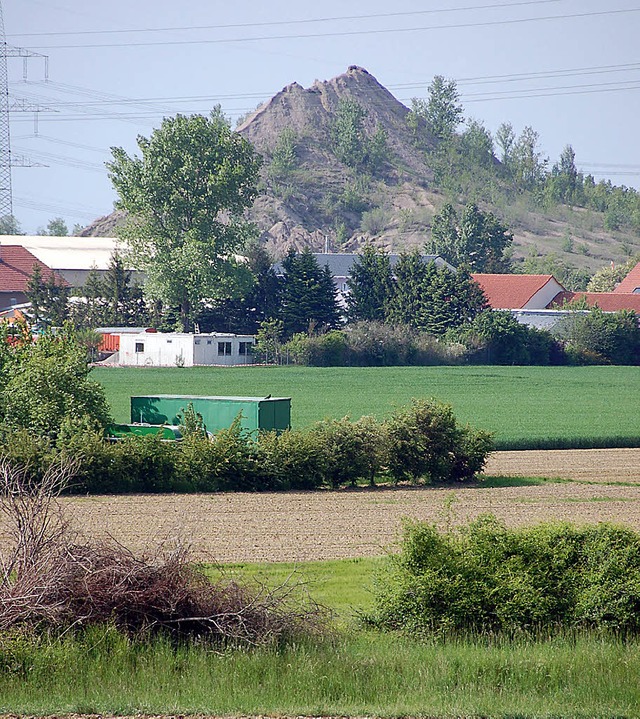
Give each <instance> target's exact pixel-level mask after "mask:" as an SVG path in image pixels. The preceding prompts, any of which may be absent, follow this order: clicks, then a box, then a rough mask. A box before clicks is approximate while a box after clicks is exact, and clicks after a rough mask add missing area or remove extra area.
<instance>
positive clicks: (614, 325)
mask: <svg viewBox="0 0 640 719" xmlns="http://www.w3.org/2000/svg"><path fill="white" fill-rule="evenodd" d="M555 333H556V335H557V336H558V337H559V338H560V339H561V340H563V341H564V343H565V347H566V352H567V355H568V360H569V361H570V362H572V363H573V364H628V365H636V364H640V327H639V326H638V316H637V315H636V313H635V312H633V311H632V310H621V311H619V312H603V311H602V310H601V309H600V308H599V307H594V308H592V309H590V310H589V311H588V312H575V313H573V314H572V315H571V316H570V317H567V318H566V319H564V320H563V321H562V322H561V323H560V324H559V325H558V327H557V328H556V330H555Z"/></svg>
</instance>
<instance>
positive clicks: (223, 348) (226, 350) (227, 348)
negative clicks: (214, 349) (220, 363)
mask: <svg viewBox="0 0 640 719" xmlns="http://www.w3.org/2000/svg"><path fill="white" fill-rule="evenodd" d="M230 354H231V342H218V355H220V356H223V355H230Z"/></svg>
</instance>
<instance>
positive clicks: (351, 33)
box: [37, 8, 640, 50]
mask: <svg viewBox="0 0 640 719" xmlns="http://www.w3.org/2000/svg"><path fill="white" fill-rule="evenodd" d="M635 12H640V8H625V9H618V10H600V11H596V12H585V13H565V14H563V15H546V16H539V17H529V18H515V19H512V20H485V21H482V22H466V23H452V24H449V25H427V26H423V27H405V28H379V29H371V30H342V31H335V32H319V33H306V34H298V35H260V36H256V37H235V38H215V39H206V40H159V41H152V42H132V41H128V42H115V43H99V44H96V43H87V44H75V45H39V46H37V47H38V49H40V50H79V49H99V48H114V47H158V46H165V47H166V46H176V45H217V44H228V43H243V42H258V41H264V40H309V39H314V38H322V37H353V36H356V35H383V34H391V33H408V32H424V31H431V30H457V29H464V28H473V27H491V26H501V25H514V24H521V23H529V22H544V21H551V20H572V19H577V18H587V17H603V16H607V15H621V14H628V13H635Z"/></svg>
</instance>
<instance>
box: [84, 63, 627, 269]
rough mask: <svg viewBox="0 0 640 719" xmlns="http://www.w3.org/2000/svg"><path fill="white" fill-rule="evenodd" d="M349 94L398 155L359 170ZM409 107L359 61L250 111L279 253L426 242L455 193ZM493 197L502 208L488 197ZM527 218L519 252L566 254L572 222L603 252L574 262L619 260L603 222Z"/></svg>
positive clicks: (111, 229)
mask: <svg viewBox="0 0 640 719" xmlns="http://www.w3.org/2000/svg"><path fill="white" fill-rule="evenodd" d="M341 100H353V101H355V102H357V103H358V104H359V105H360V106H361V107H362V108H363V109H364V111H365V114H366V117H365V119H364V130H365V133H366V134H367V136H368V137H371V136H372V135H373V134H374V133H375V132H376V130H377V129H378V128H382V129H383V130H384V132H385V135H386V145H387V148H388V151H389V160H388V161H387V162H384V163H383V164H382V166H381V167H378V168H376V170H375V171H374V172H370V171H369V170H367V171H366V172H356V171H354V170H353V169H352V168H349V167H347V166H345V165H344V164H342V163H341V162H340V161H339V160H338V159H337V158H336V156H335V155H334V153H333V152H332V150H331V145H330V135H331V126H332V122H333V121H334V119H335V113H336V111H337V109H338V106H339V103H340V101H341ZM408 113H409V110H408V108H407V107H405V106H404V105H403V104H402V103H401V102H399V101H398V100H397V99H396V98H395V97H394V96H393V95H392V94H391V93H390V92H389V91H388V90H387V89H386V88H385V87H383V86H382V85H381V84H380V83H379V82H378V81H377V80H376V78H375V77H374V76H373V75H371V74H370V73H369V72H367V70H365V69H363V68H361V67H358V66H355V65H352V66H351V67H349V68H348V70H347V71H346V72H345V73H343V74H341V75H338V76H337V77H334V78H332V79H331V80H324V81H320V80H316V81H315V82H314V83H313V84H312V85H311V87H308V88H304V87H302V86H301V85H300V84H298V83H297V82H293V83H291V84H290V85H287V86H286V87H284V88H283V89H282V90H281V91H280V92H278V93H277V94H276V95H274V96H273V97H272V98H270V99H269V100H267V101H266V102H264V103H263V104H262V105H260V107H258V108H257V109H256V110H255V111H254V112H253V113H251V114H250V115H249V116H247V117H246V118H245V119H244V121H243V122H242V123H241V124H240V125H239V126H238V127H237V131H238V132H239V133H240V134H242V135H243V136H244V137H245V138H247V139H248V140H249V141H250V142H252V143H253V144H254V145H255V147H256V149H257V150H258V152H260V153H261V154H262V155H263V157H264V159H265V162H264V167H263V170H262V188H261V193H260V195H259V197H258V198H257V200H256V202H255V203H254V206H253V208H252V209H251V211H250V212H249V213H248V219H250V220H251V221H252V222H254V223H255V224H256V226H257V227H258V230H259V233H260V237H261V238H262V240H263V241H264V242H265V243H266V246H267V247H268V249H269V250H270V251H271V252H272V254H274V255H275V258H276V259H281V258H282V257H283V256H284V255H285V254H286V252H287V250H288V249H289V248H290V247H295V248H296V249H298V250H299V249H302V248H304V247H306V246H309V247H311V248H312V249H313V250H314V251H323V250H325V249H329V251H332V252H340V251H346V252H355V251H357V250H358V249H359V248H360V247H361V246H362V245H363V244H364V243H365V242H371V243H372V244H374V245H376V246H378V247H381V248H385V249H388V250H391V251H393V252H399V251H402V250H406V249H411V248H414V247H418V248H423V247H424V244H425V242H427V241H428V240H429V238H430V227H431V220H432V218H433V215H434V214H435V213H436V212H437V211H438V210H439V209H440V207H441V206H442V204H443V203H444V202H445V197H444V196H443V195H442V194H441V193H437V192H436V191H434V187H433V170H432V168H431V166H430V165H429V160H428V156H427V153H425V151H424V150H425V148H426V147H428V146H430V145H431V144H432V143H431V141H430V139H429V138H428V136H427V134H426V131H425V130H424V128H422V129H421V130H420V138H421V143H422V146H421V147H420V148H418V147H416V142H415V137H414V134H413V131H412V130H411V128H410V127H409V124H408V123H407V114H408ZM285 130H291V131H292V132H293V136H294V145H295V159H294V162H293V163H292V167H290V168H289V169H288V171H287V172H286V173H284V176H283V175H282V174H280V175H279V174H278V173H277V172H274V171H273V168H272V164H271V163H272V158H273V153H274V149H275V148H276V147H278V143H279V141H280V140H281V138H282V137H283V132H284V131H285ZM460 201H461V202H463V199H462V198H461V200H460ZM484 204H485V205H486V209H489V210H491V209H492V208H491V205H490V203H489V200H488V198H487V202H486V203H484ZM502 210H504V208H502ZM494 211H495V210H494ZM497 214H498V215H499V216H500V217H503V215H504V212H503V211H501V210H500V209H498V210H497ZM518 218H519V221H518V222H509V219H508V218H506V222H507V224H510V225H511V227H512V230H513V232H514V240H515V241H514V247H513V249H514V259H515V260H517V259H523V258H524V257H526V256H528V255H529V254H531V253H534V254H538V255H544V254H548V253H550V252H554V253H556V254H558V256H559V257H560V258H561V259H562V258H563V252H562V251H561V249H562V248H561V242H562V238H563V236H564V235H565V234H566V233H567V232H571V234H572V236H573V237H574V239H575V240H581V241H583V242H586V243H587V245H588V246H589V247H591V246H593V247H596V246H597V253H595V252H594V253H592V255H589V256H587V255H586V254H584V255H577V254H575V253H574V254H572V255H571V256H570V257H567V258H566V260H567V262H568V263H569V264H576V266H578V267H592V268H595V267H597V266H599V265H601V264H602V263H603V262H608V261H611V260H615V261H616V262H617V261H618V257H617V255H616V252H618V250H617V248H615V247H614V246H613V245H612V244H611V238H610V237H608V236H606V235H605V234H603V233H602V232H599V231H598V230H588V229H578V228H577V226H575V225H574V224H572V225H571V226H569V225H568V224H567V222H566V221H564V220H557V219H553V218H550V217H546V216H543V215H538V214H535V213H532V212H528V213H526V214H525V215H523V214H520V215H518ZM122 221H123V214H122V213H120V212H113V213H111V214H110V215H107V216H105V217H101V218H99V219H97V220H95V221H94V222H93V223H91V224H90V225H89V226H88V227H86V228H85V229H84V230H83V231H82V233H81V235H83V236H112V235H114V234H115V232H116V228H117V225H118V224H119V223H121V222H122ZM635 242H636V240H635V239H633V243H634V244H635Z"/></svg>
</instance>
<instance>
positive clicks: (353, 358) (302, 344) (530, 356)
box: [281, 307, 640, 367]
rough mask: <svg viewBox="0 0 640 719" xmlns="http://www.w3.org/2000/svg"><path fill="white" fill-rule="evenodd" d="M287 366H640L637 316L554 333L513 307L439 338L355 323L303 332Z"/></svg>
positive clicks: (584, 321)
mask: <svg viewBox="0 0 640 719" xmlns="http://www.w3.org/2000/svg"><path fill="white" fill-rule="evenodd" d="M281 356H282V357H283V358H286V361H287V362H292V363H294V364H300V365H308V366H312V367H322V366H327V367H329V366H355V367H358V366H368V367H377V366H400V365H418V366H428V365H457V364H497V365H589V364H629V365H636V364H639V363H640V327H639V326H638V319H637V316H636V315H635V313H633V312H630V311H621V312H613V313H604V312H602V311H601V310H599V309H598V308H597V307H596V308H592V309H591V310H589V311H586V310H585V311H584V312H583V313H580V312H575V313H573V314H571V315H569V316H568V317H566V318H565V319H564V320H562V321H561V322H560V323H559V324H558V325H557V326H556V327H555V328H554V329H553V332H552V333H551V332H549V331H547V330H540V329H536V328H534V327H529V326H527V325H525V324H520V323H519V322H518V320H517V319H516V318H515V317H514V316H513V315H512V314H511V312H509V311H506V310H487V311H484V312H480V313H479V314H478V315H476V316H475V317H474V318H473V319H472V320H471V321H469V322H466V323H465V324H463V325H462V326H460V327H456V328H454V329H450V330H448V331H447V332H445V334H444V335H443V336H440V337H434V336H433V335H430V334H428V333H427V332H419V331H417V330H415V329H412V328H411V327H409V326H406V325H391V324H385V323H382V322H364V321H362V322H356V323H353V324H350V325H348V326H347V327H345V328H344V329H341V330H332V331H330V332H327V333H325V334H313V333H312V334H305V333H298V334H295V335H293V337H292V338H291V339H290V340H289V341H288V342H287V343H286V344H285V345H283V347H282V351H281Z"/></svg>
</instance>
